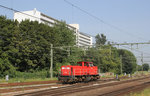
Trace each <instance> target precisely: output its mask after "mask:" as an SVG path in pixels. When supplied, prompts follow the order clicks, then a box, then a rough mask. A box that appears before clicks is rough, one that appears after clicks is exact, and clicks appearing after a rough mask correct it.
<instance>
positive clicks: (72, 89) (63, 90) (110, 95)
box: [16, 76, 150, 96]
mask: <svg viewBox="0 0 150 96" xmlns="http://www.w3.org/2000/svg"><path fill="white" fill-rule="evenodd" d="M139 82H140V83H139ZM149 82H150V77H149V76H148V77H144V78H138V79H131V80H125V81H112V82H107V83H104V82H103V83H102V82H101V83H100V81H99V82H96V83H87V84H86V83H83V84H77V85H72V86H66V87H60V88H53V89H48V90H44V91H38V92H32V93H27V94H20V95H16V96H56V95H66V96H67V95H68V96H69V95H70V94H77V93H79V94H78V95H81V92H82V93H83V94H82V95H81V96H84V92H85V95H87V92H90V91H91V90H95V89H96V90H97V89H101V90H102V89H105V88H109V87H112V86H113V87H116V88H117V86H121V84H122V85H123V84H124V85H127V84H128V83H129V84H130V83H131V85H133V86H129V87H126V88H121V89H118V90H115V91H110V92H109V91H108V92H101V94H96V93H95V95H99V96H103V95H106V96H116V95H117V93H118V94H121V93H122V92H124V91H127V90H129V89H131V88H135V87H134V86H140V84H148V83H149ZM132 83H133V84H132ZM134 83H135V85H134ZM136 83H137V85H136ZM105 91H106V89H105ZM88 95H90V93H89V94H88Z"/></svg>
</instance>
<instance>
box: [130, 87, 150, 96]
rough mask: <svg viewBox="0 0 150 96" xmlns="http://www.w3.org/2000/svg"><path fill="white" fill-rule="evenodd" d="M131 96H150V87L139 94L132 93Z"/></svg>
mask: <svg viewBox="0 0 150 96" xmlns="http://www.w3.org/2000/svg"><path fill="white" fill-rule="evenodd" d="M130 96H150V87H148V88H146V89H144V90H143V91H141V92H138V93H130Z"/></svg>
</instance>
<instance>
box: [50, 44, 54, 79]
mask: <svg viewBox="0 0 150 96" xmlns="http://www.w3.org/2000/svg"><path fill="white" fill-rule="evenodd" d="M50 56H51V66H50V75H51V78H53V44H51V52H50Z"/></svg>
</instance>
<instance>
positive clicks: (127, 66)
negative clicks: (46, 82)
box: [118, 49, 137, 74]
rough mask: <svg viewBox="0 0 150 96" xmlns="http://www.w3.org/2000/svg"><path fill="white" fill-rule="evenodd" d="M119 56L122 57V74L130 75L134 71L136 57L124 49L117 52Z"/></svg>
mask: <svg viewBox="0 0 150 96" xmlns="http://www.w3.org/2000/svg"><path fill="white" fill-rule="evenodd" d="M118 52H119V55H120V56H122V69H123V72H124V73H127V74H129V73H130V74H131V73H133V72H135V71H136V66H137V63H136V57H135V56H134V54H133V53H132V52H130V51H129V50H125V49H119V50H118Z"/></svg>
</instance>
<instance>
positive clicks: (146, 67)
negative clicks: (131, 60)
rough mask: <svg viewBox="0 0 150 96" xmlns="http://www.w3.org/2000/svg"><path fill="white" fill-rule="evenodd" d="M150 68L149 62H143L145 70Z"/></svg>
mask: <svg viewBox="0 0 150 96" xmlns="http://www.w3.org/2000/svg"><path fill="white" fill-rule="evenodd" d="M148 70H149V64H148V63H144V64H143V71H148Z"/></svg>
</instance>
